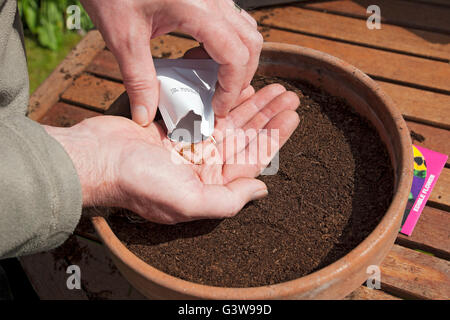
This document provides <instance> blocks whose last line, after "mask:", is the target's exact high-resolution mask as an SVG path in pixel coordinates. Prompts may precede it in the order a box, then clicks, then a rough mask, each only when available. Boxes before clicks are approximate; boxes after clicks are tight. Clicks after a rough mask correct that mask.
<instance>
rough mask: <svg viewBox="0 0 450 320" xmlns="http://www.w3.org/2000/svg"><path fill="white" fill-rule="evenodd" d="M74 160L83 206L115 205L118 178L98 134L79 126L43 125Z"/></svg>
mask: <svg viewBox="0 0 450 320" xmlns="http://www.w3.org/2000/svg"><path fill="white" fill-rule="evenodd" d="M43 127H44V129H45V130H46V131H47V133H48V134H49V135H50V136H52V137H53V138H54V139H55V140H56V141H58V142H59V143H60V144H61V145H62V147H63V148H64V150H65V151H66V153H67V154H68V155H69V157H70V159H71V160H72V162H73V165H74V167H75V170H76V172H77V174H78V178H79V180H80V184H81V190H82V197H83V206H84V207H90V206H111V205H114V203H115V202H116V199H115V198H116V195H117V192H116V190H117V189H118V188H117V187H116V185H117V183H116V177H115V174H114V170H112V168H110V163H109V161H108V159H107V157H103V155H104V153H102V150H101V143H100V141H98V139H97V138H96V136H95V134H94V133H91V132H89V131H88V130H85V129H84V128H83V126H80V125H77V126H74V127H71V128H60V127H51V126H43Z"/></svg>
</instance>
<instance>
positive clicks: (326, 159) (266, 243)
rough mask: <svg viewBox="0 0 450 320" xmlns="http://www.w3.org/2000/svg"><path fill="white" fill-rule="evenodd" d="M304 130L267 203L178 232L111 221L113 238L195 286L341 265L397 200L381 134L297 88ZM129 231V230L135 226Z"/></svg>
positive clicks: (317, 94) (255, 281) (261, 281)
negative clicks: (343, 257)
mask: <svg viewBox="0 0 450 320" xmlns="http://www.w3.org/2000/svg"><path fill="white" fill-rule="evenodd" d="M273 82H281V83H282V84H283V85H285V86H286V87H287V88H288V89H289V90H293V91H295V92H296V93H297V94H298V95H299V97H300V101H301V102H300V103H301V104H300V107H299V108H298V114H299V115H300V119H301V121H300V125H299V127H298V128H297V130H296V131H295V133H294V134H293V136H292V137H291V139H290V140H289V141H288V142H287V143H286V144H285V146H284V147H283V148H282V149H281V151H280V169H279V171H278V173H277V174H276V175H273V176H261V177H260V178H261V180H263V181H264V182H265V183H266V184H267V186H268V188H269V196H268V197H266V198H265V199H262V200H258V201H254V202H251V203H249V204H247V205H246V206H245V207H244V209H243V210H242V211H241V212H240V213H239V214H238V215H236V216H235V217H233V218H230V219H225V220H206V221H196V222H190V223H183V224H178V225H175V226H165V225H158V224H154V223H148V222H143V221H141V220H139V219H136V218H134V215H133V214H131V213H128V212H126V211H120V212H118V213H116V214H113V215H110V218H109V223H110V225H111V227H112V229H113V231H114V232H115V234H116V235H117V236H118V237H119V239H121V241H123V242H124V243H125V244H126V246H127V247H128V248H129V249H130V250H131V251H132V252H134V253H135V254H136V255H137V256H138V257H140V258H141V259H143V260H144V261H146V262H147V263H149V264H151V265H152V266H154V267H156V268H158V269H160V270H162V271H164V272H167V273H169V274H171V275H173V276H176V277H179V278H182V279H185V280H190V281H194V282H197V283H202V284H208V285H215V286H227V287H253V286H261V285H268V284H275V283H279V282H284V281H288V280H293V279H295V278H298V277H301V276H304V275H307V274H309V273H311V272H313V271H315V270H317V269H320V268H322V267H324V266H326V265H328V264H330V263H332V262H334V261H336V260H338V259H339V258H341V257H342V256H344V255H345V254H346V253H348V252H349V251H350V250H352V249H353V248H355V247H356V246H357V245H358V244H359V243H360V242H361V241H362V240H364V238H366V237H367V236H368V234H369V233H370V232H371V231H372V230H373V229H374V228H375V227H376V225H377V224H378V223H379V221H380V220H381V218H382V217H383V215H384V213H385V212H386V210H387V208H388V206H389V204H390V202H391V199H392V194H393V171H392V167H391V164H390V160H389V156H388V154H387V151H386V148H385V146H384V145H383V143H382V142H381V141H380V138H379V136H378V134H377V133H376V131H375V129H374V128H373V127H372V126H371V125H370V124H369V123H368V122H367V121H366V120H365V119H362V118H361V117H359V116H358V115H357V114H356V113H355V112H354V111H353V110H352V109H351V108H350V107H349V106H347V105H346V103H345V102H344V101H342V100H340V99H337V98H335V97H331V96H329V95H327V94H325V93H324V92H321V91H320V90H318V89H316V88H312V87H310V86H308V85H305V84H303V83H300V82H293V81H289V82H287V81H285V80H281V79H276V78H255V80H254V81H253V85H254V86H255V88H261V87H262V86H264V85H265V84H268V83H273ZM130 222H131V223H130Z"/></svg>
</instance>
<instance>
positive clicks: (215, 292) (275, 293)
mask: <svg viewBox="0 0 450 320" xmlns="http://www.w3.org/2000/svg"><path fill="white" fill-rule="evenodd" d="M263 50H264V51H282V52H286V53H292V54H301V55H303V56H306V57H309V58H312V59H314V60H322V61H323V62H324V63H326V64H329V65H332V66H334V67H335V68H337V69H340V70H341V71H342V72H344V73H348V74H352V75H353V76H354V77H356V78H357V79H358V80H359V81H360V82H361V83H362V84H363V85H364V86H366V87H367V88H368V89H369V90H371V91H372V93H373V94H375V95H376V96H377V97H378V99H380V100H381V101H382V102H383V103H384V105H385V106H386V109H387V111H388V112H389V115H390V117H391V118H392V119H394V121H395V127H396V131H397V134H398V136H399V139H400V148H401V149H402V152H401V156H400V158H399V159H398V162H399V164H398V166H399V168H400V169H401V170H400V171H399V172H398V174H399V176H398V183H397V187H396V190H394V195H393V198H392V201H391V204H390V205H389V208H388V209H387V211H386V213H385V215H384V216H383V218H382V219H381V221H380V222H379V224H378V225H377V226H376V227H375V229H374V230H373V231H372V232H371V233H370V234H369V236H368V237H367V238H365V239H364V240H363V241H362V242H361V243H360V244H359V245H357V246H356V247H355V248H354V249H353V250H351V251H350V252H348V253H347V254H346V255H344V256H343V257H341V258H340V259H338V260H337V261H335V262H333V263H331V264H329V265H328V266H326V267H324V268H321V269H319V270H317V271H315V272H313V273H310V274H308V275H306V276H303V277H300V278H296V279H293V280H289V281H286V282H280V283H277V284H273V285H265V286H259V287H239V288H234V287H219V286H210V285H204V284H199V283H195V282H190V281H187V280H183V279H180V278H177V277H174V276H171V275H169V274H167V273H165V272H163V271H160V270H158V269H156V268H155V267H153V266H151V265H149V264H147V263H145V262H144V261H143V260H141V259H140V258H138V257H137V256H136V255H135V254H133V253H132V252H131V251H130V250H129V249H128V248H127V247H126V246H125V245H124V244H122V242H121V241H120V240H119V239H118V238H117V236H116V235H115V234H114V232H113V231H112V229H111V228H110V226H109V225H108V223H107V222H106V220H105V219H104V218H103V217H94V218H92V221H93V224H94V227H95V230H96V232H97V234H98V235H99V237H100V238H101V239H102V242H103V243H104V244H105V245H106V247H107V248H108V249H109V250H110V252H111V253H112V254H113V255H114V256H115V257H117V258H118V259H119V260H121V261H122V262H123V263H124V264H125V265H127V266H128V268H130V269H131V270H134V271H135V272H136V273H138V274H139V275H140V276H142V277H143V278H145V279H148V280H150V281H152V282H154V283H156V284H157V285H159V286H161V287H165V288H167V289H169V290H173V291H175V292H178V293H180V294H183V295H189V296H193V297H197V298H203V299H274V298H277V299H279V298H283V297H289V296H293V295H295V294H296V293H298V292H304V291H306V290H308V291H315V292H321V291H322V290H326V289H327V287H329V286H330V285H331V284H332V282H333V278H335V279H336V278H337V276H338V275H341V276H342V275H347V276H351V274H352V272H353V271H354V269H356V268H357V266H358V265H360V264H361V263H364V260H365V257H367V256H368V255H369V254H370V252H371V250H372V248H374V247H375V246H376V245H377V243H379V242H380V241H381V240H382V239H383V238H385V237H387V236H388V235H389V233H390V232H392V228H397V227H398V223H399V221H400V219H401V216H402V215H403V210H398V208H399V207H400V208H404V204H406V200H407V199H408V194H409V191H410V186H411V183H412V169H411V168H412V167H413V163H412V157H409V156H408V155H409V150H411V138H410V136H409V130H408V129H407V126H406V123H405V121H404V119H403V117H402V115H401V113H400V111H399V110H398V109H397V108H396V107H395V104H394V102H393V101H392V99H391V98H390V97H389V96H387V95H386V94H385V93H384V92H383V91H382V90H381V88H380V87H379V86H378V84H377V83H376V82H375V81H374V80H372V79H371V78H370V77H369V76H367V75H366V74H365V73H363V72H362V71H361V70H359V69H357V68H356V67H354V66H352V65H350V64H348V63H347V62H344V61H343V60H341V59H339V58H336V57H334V56H331V55H329V54H327V53H324V52H321V51H317V50H314V49H310V48H306V47H302V46H298V45H291V44H284V43H275V42H266V43H264V46H263ZM411 152H412V151H411Z"/></svg>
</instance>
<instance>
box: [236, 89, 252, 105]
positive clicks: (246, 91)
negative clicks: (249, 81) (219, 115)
mask: <svg viewBox="0 0 450 320" xmlns="http://www.w3.org/2000/svg"><path fill="white" fill-rule="evenodd" d="M254 94H255V89H254V88H253V86H248V87H246V88H245V89H244V90H242V91H241V94H240V96H239V99H238V101H237V102H238V103H237V104H238V105H240V104H242V103H244V101H246V100H247V99H249V98H250V97H251V96H253V95H254Z"/></svg>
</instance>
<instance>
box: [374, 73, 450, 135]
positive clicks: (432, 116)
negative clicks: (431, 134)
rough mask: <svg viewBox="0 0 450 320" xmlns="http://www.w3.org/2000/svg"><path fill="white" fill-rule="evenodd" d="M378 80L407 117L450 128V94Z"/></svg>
mask: <svg viewBox="0 0 450 320" xmlns="http://www.w3.org/2000/svg"><path fill="white" fill-rule="evenodd" d="M449 77H450V70H449ZM377 82H378V84H379V85H380V87H381V88H382V89H383V90H384V91H385V92H386V93H387V94H388V95H389V96H390V97H391V98H392V99H393V100H394V102H395V103H396V104H397V107H398V108H399V109H400V111H401V112H402V114H403V116H404V117H405V118H406V119H408V120H413V121H418V122H421V123H426V124H430V125H432V126H437V127H440V128H445V129H450V120H449V119H450V95H446V94H441V93H436V92H431V91H427V90H421V89H416V88H410V87H405V86H401V85H398V84H393V83H389V82H385V81H381V80H378V81H377Z"/></svg>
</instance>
